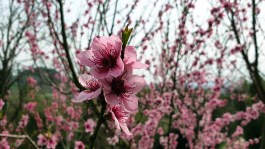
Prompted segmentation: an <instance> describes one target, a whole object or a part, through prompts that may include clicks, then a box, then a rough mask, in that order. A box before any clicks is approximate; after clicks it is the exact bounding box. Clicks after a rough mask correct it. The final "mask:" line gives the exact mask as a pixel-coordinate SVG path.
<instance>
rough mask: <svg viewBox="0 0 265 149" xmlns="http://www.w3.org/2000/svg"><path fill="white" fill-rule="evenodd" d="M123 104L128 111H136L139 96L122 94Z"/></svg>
mask: <svg viewBox="0 0 265 149" xmlns="http://www.w3.org/2000/svg"><path fill="white" fill-rule="evenodd" d="M122 104H123V106H124V109H125V110H127V111H128V112H135V111H136V110H137V108H138V98H137V97H136V96H135V95H130V96H122Z"/></svg>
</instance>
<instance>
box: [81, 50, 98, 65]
mask: <svg viewBox="0 0 265 149" xmlns="http://www.w3.org/2000/svg"><path fill="white" fill-rule="evenodd" d="M92 56H93V53H92V51H91V50H86V51H82V52H80V53H79V54H78V55H77V60H78V62H79V63H80V64H81V65H83V66H89V67H93V66H94V65H95V64H94V63H93V62H92V61H91V60H92V59H93V58H92Z"/></svg>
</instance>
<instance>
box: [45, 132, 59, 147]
mask: <svg viewBox="0 0 265 149" xmlns="http://www.w3.org/2000/svg"><path fill="white" fill-rule="evenodd" d="M57 141H58V140H57V137H56V136H55V135H52V136H51V137H50V138H49V139H48V141H47V148H48V149H55V148H56V145H57Z"/></svg>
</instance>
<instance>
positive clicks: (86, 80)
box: [72, 74, 101, 102]
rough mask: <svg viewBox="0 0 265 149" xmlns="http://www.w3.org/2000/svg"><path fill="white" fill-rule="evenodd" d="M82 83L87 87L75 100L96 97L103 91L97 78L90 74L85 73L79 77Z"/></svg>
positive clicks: (80, 100) (79, 100)
mask: <svg viewBox="0 0 265 149" xmlns="http://www.w3.org/2000/svg"><path fill="white" fill-rule="evenodd" d="M79 82H80V84H81V85H82V86H83V87H85V88H86V90H84V91H82V92H80V93H79V94H78V95H77V96H76V97H75V98H74V99H72V101H73V102H82V101H84V100H90V99H93V98H96V97H98V96H99V94H100V93H101V87H100V84H99V82H98V80H97V79H95V78H93V77H92V76H90V75H87V74H83V75H81V76H80V77H79Z"/></svg>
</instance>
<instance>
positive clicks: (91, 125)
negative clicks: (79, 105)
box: [85, 119, 96, 133]
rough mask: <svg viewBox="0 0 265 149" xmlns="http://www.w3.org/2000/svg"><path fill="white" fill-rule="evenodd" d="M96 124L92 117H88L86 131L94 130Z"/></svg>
mask: <svg viewBox="0 0 265 149" xmlns="http://www.w3.org/2000/svg"><path fill="white" fill-rule="evenodd" d="M95 126H96V123H95V122H94V121H93V120H92V119H88V120H87V121H86V122H85V131H86V132H88V133H89V132H93V130H94V127H95Z"/></svg>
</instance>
